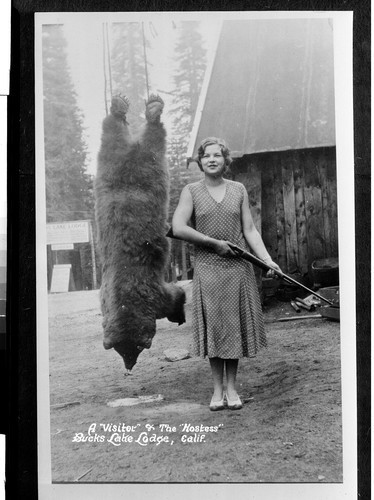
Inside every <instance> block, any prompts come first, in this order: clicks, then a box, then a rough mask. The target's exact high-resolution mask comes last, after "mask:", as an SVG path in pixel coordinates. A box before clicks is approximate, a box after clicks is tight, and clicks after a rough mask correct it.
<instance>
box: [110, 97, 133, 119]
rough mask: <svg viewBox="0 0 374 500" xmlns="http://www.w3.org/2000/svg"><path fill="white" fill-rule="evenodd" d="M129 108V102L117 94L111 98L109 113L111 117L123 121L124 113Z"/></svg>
mask: <svg viewBox="0 0 374 500" xmlns="http://www.w3.org/2000/svg"><path fill="white" fill-rule="evenodd" d="M129 107H130V101H129V99H128V98H127V97H126V96H123V95H121V94H117V95H115V96H113V98H112V105H111V107H110V112H111V113H112V115H113V116H116V117H118V118H122V119H125V118H126V113H127V112H128V110H129Z"/></svg>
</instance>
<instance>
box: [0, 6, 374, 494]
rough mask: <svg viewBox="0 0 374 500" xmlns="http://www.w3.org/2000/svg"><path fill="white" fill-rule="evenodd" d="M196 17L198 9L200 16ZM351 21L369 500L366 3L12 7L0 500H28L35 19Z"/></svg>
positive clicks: (32, 422) (363, 467) (31, 486)
mask: <svg viewBox="0 0 374 500" xmlns="http://www.w3.org/2000/svg"><path fill="white" fill-rule="evenodd" d="M202 7H204V8H202ZM159 10H160V11H200V10H204V11H206V10H211V11H240V10H261V11H279V10H283V11H285V10H295V11H297V10H304V11H308V10H309V11H310V10H323V11H324V10H330V11H339V10H343V11H353V20H354V23H353V34H354V53H353V77H354V141H355V144H354V156H355V172H354V175H355V214H356V215H355V222H356V234H355V235H353V234H352V238H354V237H355V238H356V308H357V315H356V318H357V396H358V405H357V411H358V457H359V458H358V464H357V470H358V481H359V496H360V497H361V498H370V492H369V489H370V465H371V460H370V411H371V410H370V350H371V343H370V317H371V310H370V244H371V234H370V227H371V223H370V204H371V191H370V154H371V131H370V126H371V124H370V116H371V109H370V99H371V91H370V83H371V82H370V71H371V53H370V44H371V41H370V28H371V5H370V1H369V0H361V1H360V0H356V1H353V0H351V1H350V0H346V1H345V0H341V1H333V0H331V1H312V0H310V1H285V0H284V1H266V0H261V1H259V0H254V1H244V0H236V1H233V0H230V1H229V0H227V1H226V2H225V1H205V2H201V1H191V0H185V1H183V2H170V1H163V2H161V1H157V0H153V1H146V0H143V1H141V2H140V1H139V2H137V1H132V0H127V1H126V2H123V1H115V0H112V1H105V0H102V1H99V0H97V1H94V0H80V1H69V0H65V1H63V0H60V1H59V0H54V1H53V0H34V1H33V0H24V1H21V0H14V1H13V2H12V11H11V76H10V96H9V100H8V252H7V254H8V276H7V290H8V297H7V351H0V355H1V358H0V366H1V374H0V381H1V387H0V390H1V394H0V398H1V400H3V401H4V400H5V401H6V402H8V403H9V404H7V405H6V406H5V407H6V411H5V410H4V406H3V411H1V412H0V432H1V433H5V434H6V497H7V498H8V499H12V500H13V499H29V498H30V499H33V498H37V491H38V476H37V470H38V467H37V466H38V464H37V391H36V371H37V361H36V266H35V139H34V134H35V96H34V13H35V12H105V11H112V12H114V11H120V12H126V11H139V12H140V11H159Z"/></svg>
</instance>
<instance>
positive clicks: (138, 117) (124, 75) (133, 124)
mask: <svg viewBox="0 0 374 500" xmlns="http://www.w3.org/2000/svg"><path fill="white" fill-rule="evenodd" d="M111 33H112V37H111V38H112V42H111V43H112V47H111V69H112V71H111V73H112V88H113V94H122V95H126V96H127V97H128V98H129V100H130V108H129V112H128V115H127V120H128V122H129V124H130V128H131V129H133V130H134V132H138V131H139V128H140V127H141V126H142V125H143V124H144V99H145V98H146V95H147V85H146V76H145V65H144V46H143V34H142V25H141V23H138V22H132V23H113V24H112V25H111Z"/></svg>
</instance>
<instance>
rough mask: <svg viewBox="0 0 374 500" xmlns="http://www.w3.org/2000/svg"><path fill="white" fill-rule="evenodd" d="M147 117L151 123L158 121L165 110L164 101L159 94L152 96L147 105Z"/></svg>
mask: <svg viewBox="0 0 374 500" xmlns="http://www.w3.org/2000/svg"><path fill="white" fill-rule="evenodd" d="M145 106H146V108H145V117H146V119H147V120H148V121H149V122H155V121H157V120H158V119H159V118H160V116H161V113H162V111H163V109H164V101H163V100H162V99H161V97H160V96H159V95H157V94H151V95H150V96H149V98H148V100H147V101H146V103H145Z"/></svg>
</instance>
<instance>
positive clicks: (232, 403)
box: [226, 393, 243, 410]
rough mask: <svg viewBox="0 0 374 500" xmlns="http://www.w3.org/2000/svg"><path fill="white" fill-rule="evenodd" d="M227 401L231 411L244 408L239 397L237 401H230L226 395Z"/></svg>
mask: <svg viewBox="0 0 374 500" xmlns="http://www.w3.org/2000/svg"><path fill="white" fill-rule="evenodd" d="M226 401H227V408H228V409H229V410H240V409H241V408H243V403H242V402H241V400H240V398H239V396H237V397H236V398H235V399H229V396H228V395H227V393H226Z"/></svg>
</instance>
